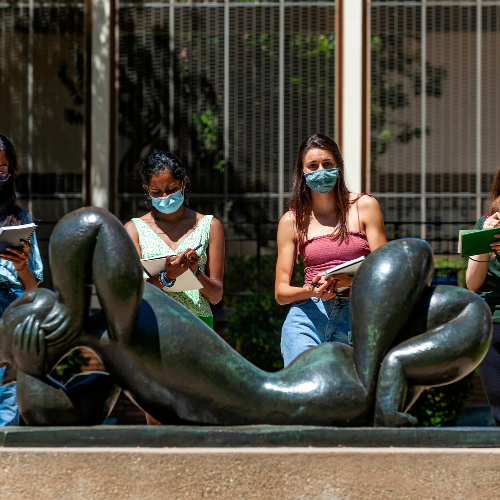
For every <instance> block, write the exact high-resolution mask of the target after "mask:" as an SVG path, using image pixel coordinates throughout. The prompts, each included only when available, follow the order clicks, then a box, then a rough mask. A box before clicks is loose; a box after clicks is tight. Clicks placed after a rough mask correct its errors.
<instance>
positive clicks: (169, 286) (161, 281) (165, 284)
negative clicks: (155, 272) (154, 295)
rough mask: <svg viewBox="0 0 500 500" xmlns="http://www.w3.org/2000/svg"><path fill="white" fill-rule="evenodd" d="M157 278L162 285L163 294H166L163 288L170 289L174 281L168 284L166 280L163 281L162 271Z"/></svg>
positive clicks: (163, 272)
mask: <svg viewBox="0 0 500 500" xmlns="http://www.w3.org/2000/svg"><path fill="white" fill-rule="evenodd" d="M159 278H160V283H161V284H162V285H163V288H162V290H163V291H164V292H166V291H167V290H165V288H167V289H168V288H171V287H173V286H174V284H175V280H172V281H170V282H168V281H167V280H166V279H165V271H162V272H161V273H160V274H159Z"/></svg>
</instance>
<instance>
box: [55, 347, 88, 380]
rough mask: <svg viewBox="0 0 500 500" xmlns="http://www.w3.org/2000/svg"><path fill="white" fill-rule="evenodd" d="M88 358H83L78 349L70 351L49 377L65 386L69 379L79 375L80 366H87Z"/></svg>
mask: <svg viewBox="0 0 500 500" xmlns="http://www.w3.org/2000/svg"><path fill="white" fill-rule="evenodd" d="M89 361H90V360H89V358H87V357H85V356H84V355H83V354H82V353H81V351H80V350H79V349H76V350H75V351H71V352H70V353H69V354H68V355H67V356H66V357H64V358H63V359H62V360H61V361H60V363H59V364H58V365H57V366H56V367H55V368H54V369H53V370H52V373H51V376H52V377H53V378H55V379H56V380H57V381H58V382H60V383H61V384H65V383H66V382H67V381H68V380H69V379H70V378H71V377H74V376H75V375H77V374H78V373H81V371H82V366H87V365H88V364H89Z"/></svg>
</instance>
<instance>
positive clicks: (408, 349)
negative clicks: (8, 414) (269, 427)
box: [0, 208, 492, 426]
mask: <svg viewBox="0 0 500 500" xmlns="http://www.w3.org/2000/svg"><path fill="white" fill-rule="evenodd" d="M50 265H51V270H52V275H53V282H54V287H55V293H54V292H52V291H49V290H45V289H38V290H34V291H31V292H28V293H26V294H25V295H23V296H22V297H20V298H19V299H18V300H16V301H15V302H14V303H13V304H12V305H11V306H10V307H9V308H8V309H7V310H6V312H5V313H4V316H3V318H2V321H1V323H0V363H1V364H7V370H6V372H5V374H4V376H3V379H2V383H8V382H12V381H14V380H17V383H18V385H17V391H18V403H19V408H20V411H21V414H22V416H23V418H24V420H25V421H26V423H27V424H28V425H95V424H100V423H102V421H103V420H104V419H105V418H106V416H107V415H108V414H109V412H110V411H111V409H112V408H113V405H114V404H115V402H116V399H117V397H118V395H119V392H120V390H123V391H124V392H125V393H126V394H127V395H128V396H130V398H131V399H132V400H133V401H135V402H136V403H137V405H139V406H140V407H141V408H142V409H143V410H145V411H146V412H148V413H149V414H151V415H152V416H153V417H154V418H156V419H158V420H159V421H160V422H162V423H163V424H199V425H244V424H281V425H282V424H300V425H323V426H362V425H373V424H375V425H379V426H409V425H416V424H417V422H416V420H415V418H414V417H412V416H411V415H409V414H407V413H405V412H406V411H407V409H408V408H409V407H410V406H411V404H412V403H413V402H414V401H415V399H416V398H417V397H418V395H419V394H420V392H421V391H422V389H423V388H424V387H429V386H439V385H444V384H448V383H451V382H454V381H456V380H459V379H460V378H462V377H464V376H466V375H467V374H469V373H470V372H471V371H472V370H474V368H475V367H476V366H477V365H478V363H479V362H480V361H481V359H482V358H483V356H484V355H485V353H486V350H487V349H488V346H489V343H490V339H491V328H492V324H491V315H490V311H489V309H488V307H487V305H486V304H485V302H484V301H483V300H482V299H481V298H479V297H478V296H477V295H475V294H473V293H471V292H469V291H467V290H464V289H460V288H457V287H451V286H429V283H430V280H431V277H432V272H433V258H432V253H431V250H430V248H429V246H428V245H427V243H425V242H424V241H422V240H418V239H405V240H397V241H395V242H392V243H388V244H387V245H385V246H383V247H381V248H380V249H378V250H377V251H376V252H374V253H373V254H372V255H370V256H369V257H368V258H367V259H366V261H365V263H364V264H363V266H362V267H361V269H360V271H359V272H358V274H357V275H356V277H355V279H354V283H353V287H352V293H351V311H353V312H354V314H352V313H351V315H352V336H353V342H354V345H353V347H350V346H347V345H344V344H338V343H330V344H323V345H321V346H318V347H315V348H313V349H310V350H309V351H307V352H305V353H304V354H302V355H301V356H299V357H298V358H297V359H296V360H295V361H294V362H293V363H292V364H291V365H290V366H289V367H288V368H286V369H283V370H281V371H279V372H276V373H267V372H264V371H263V370H260V369H259V368H257V367H255V366H253V365H252V364H251V363H249V362H248V361H246V360H245V359H244V358H243V357H241V356H240V355H239V354H238V353H237V352H236V351H234V350H233V349H232V348H231V347H230V346H229V345H228V344H226V342H224V341H223V340H222V339H221V338H220V337H219V336H218V335H217V334H216V333H215V332H213V331H212V330H211V329H210V328H208V327H207V326H206V325H205V324H204V323H203V322H202V321H200V320H199V319H197V318H196V317H195V316H194V315H193V314H191V313H190V312H189V311H188V310H187V309H186V308H185V307H184V306H182V305H181V304H179V303H178V302H176V301H175V300H172V299H170V298H169V297H168V296H166V295H165V294H164V293H163V292H162V291H161V290H159V289H157V288H155V287H153V286H151V285H149V284H146V285H144V282H143V278H142V268H141V264H140V262H139V258H138V256H137V252H136V250H135V248H134V246H133V244H132V242H131V241H130V239H129V237H128V235H127V234H126V232H125V230H124V229H123V227H122V225H121V224H120V222H119V221H118V220H117V219H116V218H115V217H113V216H112V215H111V214H110V213H109V212H107V211H105V210H102V209H98V208H85V209H80V210H77V211H74V212H72V213H70V214H68V215H67V216H66V217H64V218H63V219H62V220H61V221H60V222H59V224H58V225H57V226H56V228H55V229H54V232H53V235H52V238H51V242H50ZM92 284H95V287H96V290H97V294H98V297H99V300H100V302H101V305H102V311H100V312H98V313H96V314H93V315H90V314H89V311H90V299H91V291H92ZM81 346H83V347H87V348H89V349H91V350H93V351H94V352H95V353H96V354H97V356H99V358H100V359H101V361H102V363H103V365H104V366H105V368H106V370H107V371H108V373H102V372H90V373H83V374H79V375H77V376H75V377H74V378H72V379H71V380H70V381H69V382H68V383H67V384H66V385H65V386H62V385H61V384H59V383H57V382H56V381H55V380H53V379H52V378H51V377H50V376H48V373H50V371H51V370H52V369H53V367H54V366H55V365H57V363H58V361H59V360H60V359H61V358H62V357H63V356H64V355H66V354H67V353H68V352H70V351H71V350H73V349H75V348H77V347H81Z"/></svg>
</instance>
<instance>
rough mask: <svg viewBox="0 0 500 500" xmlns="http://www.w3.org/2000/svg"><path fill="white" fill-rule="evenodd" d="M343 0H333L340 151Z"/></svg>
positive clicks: (337, 138)
mask: <svg viewBox="0 0 500 500" xmlns="http://www.w3.org/2000/svg"><path fill="white" fill-rule="evenodd" d="M342 2H343V0H336V2H335V7H336V10H335V140H336V141H337V145H338V147H339V149H340V151H342V82H343V81H344V77H343V68H344V65H343V53H344V51H343V50H342V43H343V42H342V40H343V24H344V23H343V12H342Z"/></svg>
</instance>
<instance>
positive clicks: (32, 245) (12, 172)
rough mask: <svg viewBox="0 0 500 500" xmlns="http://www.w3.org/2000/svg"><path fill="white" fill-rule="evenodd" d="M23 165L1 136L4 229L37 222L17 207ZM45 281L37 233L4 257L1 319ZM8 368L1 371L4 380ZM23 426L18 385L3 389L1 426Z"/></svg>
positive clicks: (0, 268)
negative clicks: (20, 297)
mask: <svg viewBox="0 0 500 500" xmlns="http://www.w3.org/2000/svg"><path fill="white" fill-rule="evenodd" d="M18 175H19V161H18V159H17V154H16V150H15V149H14V145H13V144H12V143H11V142H10V141H9V139H7V137H6V136H5V135H3V134H0V227H4V226H17V225H21V224H30V223H32V222H33V220H32V219H31V216H30V214H29V213H28V212H26V210H23V209H22V208H21V207H20V206H19V205H18V204H17V203H16V189H15V180H16V177H17V176H18ZM42 279H43V265H42V259H41V258H40V251H39V249H38V244H37V240H36V236H35V233H33V236H32V237H31V239H30V241H29V242H27V241H24V242H22V250H21V249H20V248H7V251H6V252H4V253H0V318H1V317H2V315H3V313H4V311H5V309H7V307H8V306H9V305H10V304H11V303H12V302H14V301H15V300H16V299H17V298H18V297H19V296H21V295H22V294H23V293H24V292H25V291H28V290H33V289H35V288H37V287H38V284H39V283H40V282H41V281H42ZM4 371H5V367H2V368H0V376H1V375H2V374H3V372H4ZM5 425H19V411H18V409H17V402H16V384H15V383H12V384H8V385H5V386H0V426H5Z"/></svg>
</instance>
